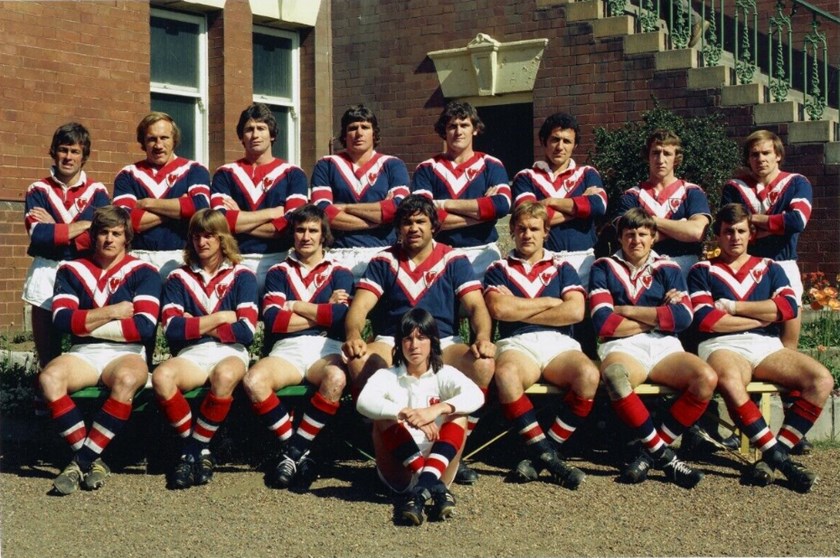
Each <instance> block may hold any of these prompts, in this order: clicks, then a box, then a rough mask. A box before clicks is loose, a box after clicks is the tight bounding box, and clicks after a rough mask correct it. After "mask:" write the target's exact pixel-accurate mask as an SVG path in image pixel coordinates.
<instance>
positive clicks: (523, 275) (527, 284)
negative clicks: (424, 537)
mask: <svg viewBox="0 0 840 558" xmlns="http://www.w3.org/2000/svg"><path fill="white" fill-rule="evenodd" d="M510 223H511V225H510V230H511V236H513V240H514V243H515V245H516V248H515V249H514V250H513V251H512V252H511V253H510V254H509V255H508V257H507V259H504V260H500V261H498V262H495V263H494V264H493V265H491V266H490V269H488V270H487V274H486V275H485V276H484V288H485V291H484V299H485V301H486V302H487V308H488V309H489V311H490V316H491V317H493V318H494V319H495V320H498V322H499V341H498V343H497V344H496V374H495V382H496V387H497V388H498V390H499V401H500V403H501V404H502V410H503V411H504V414H505V417H506V418H507V419H508V420H509V421H511V422H513V424H514V428H516V430H517V431H518V432H519V434H520V436H522V439H523V441H524V442H525V444H526V447H527V455H528V458H527V459H526V460H524V461H522V462H520V463H519V465H517V467H516V470H515V472H514V475H515V477H516V478H517V479H518V480H520V481H522V482H529V481H533V480H536V479H537V476H538V475H539V472H540V470H542V469H548V471H549V472H550V473H551V475H552V477H553V479H554V480H555V482H557V483H558V484H560V485H562V486H566V487H568V488H571V489H572V490H574V489H576V488H577V487H578V486H579V485H580V483H581V482H583V479H584V475H583V472H582V471H581V470H580V469H577V468H575V467H570V466H568V465H566V464H565V463H564V462H563V461H562V460H561V459H560V457H559V456H558V454H557V450H558V449H559V448H558V446H561V447H562V444H563V443H564V442H565V441H566V440H568V439H569V437H570V436H571V435H572V434H573V433H574V431H575V430H576V429H577V427H578V426H580V424H582V423H583V421H584V420H585V419H586V417H587V416H588V415H589V413H590V411H592V404H593V399H594V398H595V392H596V391H597V390H598V382H599V379H600V376H599V374H598V368H596V367H595V365H594V364H592V361H591V360H589V358H587V356H586V355H584V354H583V352H581V350H580V344H579V343H578V342H577V341H575V340H574V339H572V338H571V337H570V336H569V333H570V329H571V328H570V327H569V326H571V325H572V324H575V323H578V322H580V321H581V320H582V319H583V315H584V312H585V306H586V304H585V299H586V291H585V290H584V288H583V286H582V285H581V284H580V279H579V277H578V275H577V273H576V272H575V270H574V268H573V267H572V264H570V263H567V262H560V263H559V264H558V263H556V260H555V259H554V256H555V254H553V253H552V252H550V251H548V250H545V249H544V248H543V244H544V242H545V239H546V237H547V236H548V234H549V215H548V212H547V211H546V208H545V207H544V206H543V205H541V204H539V203H536V202H525V203H523V204H520V205H519V206H517V208H516V209H515V210H514V212H513V216H512V217H511V221H510ZM540 377H543V378H545V380H546V381H547V382H549V383H551V384H553V385H556V386H558V387H561V388H568V392H567V394H566V396H565V398H564V401H563V402H564V406H563V408H562V409H560V411H559V412H558V413H557V417H556V419H555V421H554V424H553V425H552V426H551V429H550V430H549V432H548V434H549V436H550V438H546V436H545V433H544V432H543V429H542V427H541V426H540V424H539V422H537V416H536V412H535V411H534V407H533V405H532V404H531V401H530V399H528V396H527V395H525V390H526V389H528V388H529V387H530V386H531V385H533V384H534V383H535V382H537V381H538V380H539V379H540ZM552 440H553V441H552Z"/></svg>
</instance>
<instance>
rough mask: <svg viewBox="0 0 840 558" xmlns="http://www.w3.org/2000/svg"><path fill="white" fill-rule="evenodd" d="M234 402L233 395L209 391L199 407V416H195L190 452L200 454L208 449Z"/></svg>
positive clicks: (189, 445)
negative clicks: (220, 395) (217, 394)
mask: <svg viewBox="0 0 840 558" xmlns="http://www.w3.org/2000/svg"><path fill="white" fill-rule="evenodd" d="M231 404H233V397H216V396H215V395H213V393H212V392H210V393H208V394H207V396H206V397H205V398H204V401H202V402H201V406H200V407H199V408H198V416H197V417H196V418H195V424H194V425H193V431H192V436H190V440H189V444H188V448H189V451H190V453H193V454H198V453H199V452H200V451H202V450H205V449H207V446H209V445H210V440H212V439H213V436H214V435H215V434H216V431H217V430H218V429H219V426H220V425H221V424H222V422H224V420H225V417H227V414H228V412H229V411H230V406H231Z"/></svg>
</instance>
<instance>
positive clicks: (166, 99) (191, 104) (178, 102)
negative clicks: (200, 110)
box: [152, 93, 196, 159]
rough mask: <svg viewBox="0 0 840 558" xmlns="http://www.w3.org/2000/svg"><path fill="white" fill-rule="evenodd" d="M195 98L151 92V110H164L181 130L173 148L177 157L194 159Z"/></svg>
mask: <svg viewBox="0 0 840 558" xmlns="http://www.w3.org/2000/svg"><path fill="white" fill-rule="evenodd" d="M195 104H196V100H195V99H190V98H189V97H176V96H174V95H163V94H161V93H152V110H153V111H161V112H165V113H166V114H168V115H169V116H171V117H172V118H174V119H175V123H176V124H178V129H180V130H181V141H180V142H179V143H178V147H176V148H175V153H176V154H177V155H178V156H179V157H186V158H187V159H195V158H196V156H195V154H196V144H195V115H196V106H195Z"/></svg>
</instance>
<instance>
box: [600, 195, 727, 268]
mask: <svg viewBox="0 0 840 558" xmlns="http://www.w3.org/2000/svg"><path fill="white" fill-rule="evenodd" d="M634 207H640V208H642V210H644V212H645V213H646V214H647V215H649V216H651V217H659V218H660V219H670V220H672V221H679V220H681V219H688V218H690V217H693V216H694V215H705V216H706V217H708V219H709V221H710V222H711V219H712V211H711V209H709V200H708V199H706V193H705V192H703V189H702V188H701V187H700V186H698V185H697V184H692V183H690V182H686V181H685V180H676V181H674V182H673V183H671V184H669V185H668V186H666V187H665V188H663V189H662V191H661V192H659V194H657V193H656V191H655V190H654V186H653V184H650V183H649V182H642V183H641V184H639V185H638V186H636V187H635V188H630V189H629V190H627V191H625V192H624V194H623V195H622V196H621V198H620V199H619V201H618V211H617V213H616V215H618V217H621V216H622V215H624V214H625V213H626V212H627V210H628V209H633V208H634ZM660 237H662V240H660V241H659V242H657V243H656V244H654V246H653V248H654V250H656V252H657V253H659V254H662V255H663V256H671V257H676V256H686V255H698V254H700V250H701V245H702V244H701V243H700V242H681V241H679V240H676V239H673V238H667V237H663V236H662V235H661V233H660Z"/></svg>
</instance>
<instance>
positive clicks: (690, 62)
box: [654, 48, 699, 72]
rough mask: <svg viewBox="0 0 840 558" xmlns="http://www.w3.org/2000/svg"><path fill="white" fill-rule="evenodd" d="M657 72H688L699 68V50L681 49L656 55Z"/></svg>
mask: <svg viewBox="0 0 840 558" xmlns="http://www.w3.org/2000/svg"><path fill="white" fill-rule="evenodd" d="M654 60H655V61H656V71H657V72H665V71H668V70H688V69H691V68H697V66H698V63H699V60H698V54H697V49H694V48H681V49H677V50H665V51H663V52H657V53H656V54H655V55H654Z"/></svg>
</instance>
